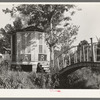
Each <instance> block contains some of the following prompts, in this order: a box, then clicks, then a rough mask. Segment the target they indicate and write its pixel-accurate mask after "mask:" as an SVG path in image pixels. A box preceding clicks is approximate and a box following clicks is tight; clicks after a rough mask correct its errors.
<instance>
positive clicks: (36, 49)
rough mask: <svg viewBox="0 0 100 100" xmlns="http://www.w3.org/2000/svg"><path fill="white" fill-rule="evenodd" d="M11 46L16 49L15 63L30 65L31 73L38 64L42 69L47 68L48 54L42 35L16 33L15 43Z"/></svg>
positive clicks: (38, 33)
mask: <svg viewBox="0 0 100 100" xmlns="http://www.w3.org/2000/svg"><path fill="white" fill-rule="evenodd" d="M13 44H14V43H13ZM13 46H15V48H16V51H15V52H16V62H18V63H20V64H31V65H32V66H33V71H35V70H36V67H37V63H38V62H40V63H41V64H42V65H43V67H49V62H50V52H49V48H48V46H47V45H46V42H45V38H44V33H41V32H37V31H27V32H17V33H16V42H15V45H13ZM12 48H14V47H12ZM14 54H15V53H14ZM46 57H47V59H45V58H46ZM12 58H14V57H12Z"/></svg>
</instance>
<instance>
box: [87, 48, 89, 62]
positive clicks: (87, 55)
mask: <svg viewBox="0 0 100 100" xmlns="http://www.w3.org/2000/svg"><path fill="white" fill-rule="evenodd" d="M87 61H89V48H88V46H87Z"/></svg>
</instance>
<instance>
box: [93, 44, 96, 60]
mask: <svg viewBox="0 0 100 100" xmlns="http://www.w3.org/2000/svg"><path fill="white" fill-rule="evenodd" d="M93 58H94V59H93V61H94V62H95V61H96V55H95V45H93Z"/></svg>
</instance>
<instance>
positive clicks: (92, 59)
mask: <svg viewBox="0 0 100 100" xmlns="http://www.w3.org/2000/svg"><path fill="white" fill-rule="evenodd" d="M90 40H91V55H92V57H91V61H94V55H93V40H92V38H90Z"/></svg>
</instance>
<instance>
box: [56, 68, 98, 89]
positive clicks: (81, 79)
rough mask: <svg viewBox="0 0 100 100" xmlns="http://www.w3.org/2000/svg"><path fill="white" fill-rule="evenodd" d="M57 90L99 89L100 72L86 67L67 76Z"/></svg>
mask: <svg viewBox="0 0 100 100" xmlns="http://www.w3.org/2000/svg"><path fill="white" fill-rule="evenodd" d="M57 88H62V89H99V88H100V71H93V69H91V67H88V68H87V67H84V68H82V69H79V70H77V71H75V72H73V73H71V74H70V75H68V76H66V78H64V79H63V80H62V81H61V82H60V85H59V86H58V87H57Z"/></svg>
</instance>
